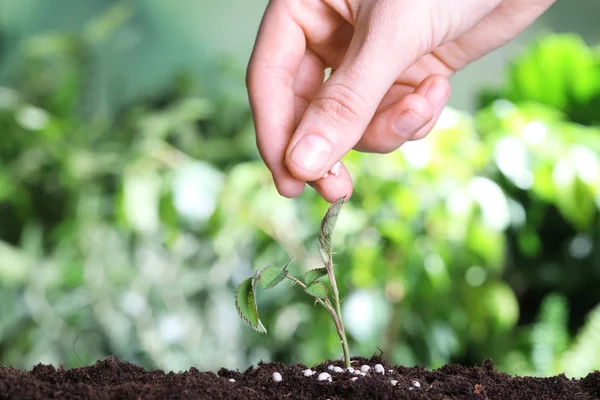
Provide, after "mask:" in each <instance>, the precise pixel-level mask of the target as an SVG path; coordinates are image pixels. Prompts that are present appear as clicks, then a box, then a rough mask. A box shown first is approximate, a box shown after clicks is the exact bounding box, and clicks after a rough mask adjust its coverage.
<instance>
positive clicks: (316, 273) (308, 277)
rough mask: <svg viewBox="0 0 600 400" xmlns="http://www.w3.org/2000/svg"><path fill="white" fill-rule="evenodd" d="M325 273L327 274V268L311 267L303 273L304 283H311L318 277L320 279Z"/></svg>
mask: <svg viewBox="0 0 600 400" xmlns="http://www.w3.org/2000/svg"><path fill="white" fill-rule="evenodd" d="M325 275H327V268H325V267H322V268H315V269H311V270H310V271H308V272H307V273H306V274H304V283H306V284H307V285H310V284H311V283H313V282H314V281H316V280H318V279H321V278H322V277H324V276H325Z"/></svg>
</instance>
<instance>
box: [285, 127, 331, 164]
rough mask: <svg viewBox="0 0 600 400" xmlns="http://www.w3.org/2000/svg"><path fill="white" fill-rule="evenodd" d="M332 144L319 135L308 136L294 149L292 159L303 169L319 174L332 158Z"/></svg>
mask: <svg viewBox="0 0 600 400" xmlns="http://www.w3.org/2000/svg"><path fill="white" fill-rule="evenodd" d="M331 153H332V149H331V144H330V143H329V141H328V140H326V139H325V138H323V137H321V136H318V135H306V136H304V137H303V138H302V139H300V141H299V142H298V143H297V144H296V147H294V148H293V150H292V152H291V154H290V159H291V160H292V161H293V162H295V163H296V164H298V166H300V167H301V168H303V169H305V170H307V171H310V172H319V171H320V170H322V169H323V167H324V166H325V164H326V163H327V162H328V161H329V158H330V157H331Z"/></svg>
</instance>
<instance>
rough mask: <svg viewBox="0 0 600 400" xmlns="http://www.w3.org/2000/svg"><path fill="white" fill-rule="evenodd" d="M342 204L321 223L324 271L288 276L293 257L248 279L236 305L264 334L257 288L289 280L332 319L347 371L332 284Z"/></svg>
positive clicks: (336, 295)
mask: <svg viewBox="0 0 600 400" xmlns="http://www.w3.org/2000/svg"><path fill="white" fill-rule="evenodd" d="M344 200H345V197H342V198H340V199H338V200H337V201H336V202H335V203H333V204H332V205H331V206H330V207H329V209H328V210H327V213H326V214H325V217H324V218H323V220H322V221H321V233H320V235H319V253H320V254H321V258H322V259H323V264H324V266H323V267H320V268H315V269H312V270H310V271H308V272H307V273H306V274H304V279H303V280H300V279H297V278H294V277H293V276H292V275H290V272H289V270H288V267H289V265H290V263H291V262H292V260H293V257H292V258H291V259H290V260H289V261H288V263H287V264H286V265H285V266H284V267H283V268H278V267H275V266H273V265H269V266H267V267H265V268H264V269H263V270H261V271H259V272H257V273H256V274H254V276H252V277H250V278H247V279H245V280H244V281H242V283H240V285H239V286H238V288H237V296H236V298H235V304H236V307H237V310H238V313H239V314H240V317H241V318H242V320H243V321H244V322H245V323H246V324H248V325H249V326H250V327H251V328H252V329H254V330H255V331H257V332H259V333H263V334H266V333H267V330H266V328H265V327H264V325H263V324H262V322H261V321H260V318H259V315H258V306H257V303H256V289H257V285H258V284H260V286H261V287H262V289H263V290H266V289H271V288H273V287H275V286H276V285H278V284H279V283H281V282H283V281H284V280H285V279H289V280H290V281H292V285H297V286H300V287H301V288H302V289H303V290H304V292H305V293H306V294H308V295H309V296H311V297H313V298H314V299H315V304H320V305H321V306H323V307H324V308H325V310H327V312H328V313H329V314H330V315H331V318H332V319H333V322H334V323H335V328H336V331H337V334H338V336H339V337H340V341H341V343H342V350H343V353H344V362H345V366H346V368H350V351H349V349H348V341H347V340H346V331H345V330H344V323H343V321H342V311H341V306H340V294H339V291H338V287H337V283H336V280H335V274H334V266H333V250H332V240H331V239H332V235H333V229H334V227H335V223H336V221H337V218H338V215H339V214H340V210H341V209H342V206H343V204H344ZM325 278H327V279H325ZM327 281H329V282H327Z"/></svg>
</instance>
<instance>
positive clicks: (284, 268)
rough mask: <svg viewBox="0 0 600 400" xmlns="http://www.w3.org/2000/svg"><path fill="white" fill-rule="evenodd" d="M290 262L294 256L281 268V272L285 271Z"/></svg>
mask: <svg viewBox="0 0 600 400" xmlns="http://www.w3.org/2000/svg"><path fill="white" fill-rule="evenodd" d="M292 261H294V256H292V257H291V258H290V259H289V260H288V262H287V263H286V264H285V266H284V267H283V268H282V270H283V271H287V268H288V267H289V266H290V264H291V263H292Z"/></svg>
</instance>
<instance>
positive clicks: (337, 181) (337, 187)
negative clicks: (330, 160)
mask: <svg viewBox="0 0 600 400" xmlns="http://www.w3.org/2000/svg"><path fill="white" fill-rule="evenodd" d="M309 185H310V186H311V187H312V188H314V189H315V190H316V191H317V192H318V193H319V195H320V196H321V197H322V198H323V199H325V201H327V202H329V203H334V202H335V201H337V200H338V199H339V198H340V197H345V199H344V201H345V202H347V201H348V200H350V198H351V197H352V194H353V185H352V178H351V177H350V173H349V172H348V170H347V169H346V167H345V166H343V165H342V166H341V167H340V170H339V174H338V175H337V176H336V175H334V174H328V176H327V178H321V179H319V180H316V181H313V182H309Z"/></svg>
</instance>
